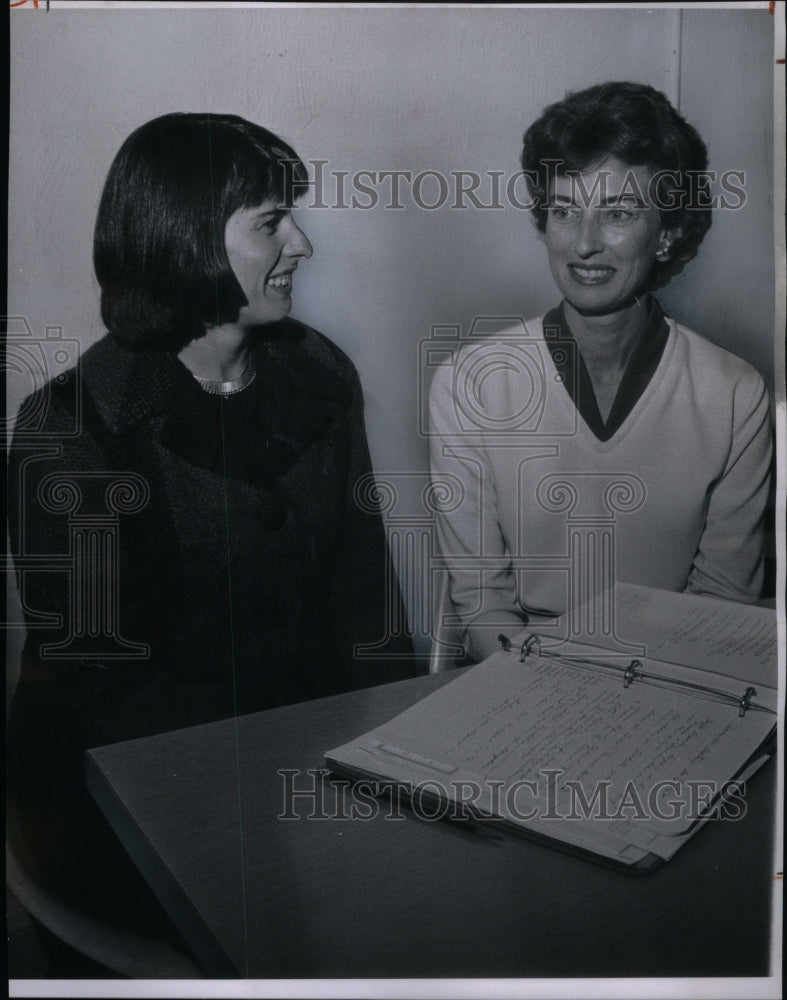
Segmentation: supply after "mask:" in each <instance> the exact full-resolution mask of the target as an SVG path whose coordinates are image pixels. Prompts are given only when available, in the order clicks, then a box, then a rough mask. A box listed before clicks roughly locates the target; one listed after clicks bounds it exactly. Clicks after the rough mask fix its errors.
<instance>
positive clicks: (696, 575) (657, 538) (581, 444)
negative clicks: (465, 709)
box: [430, 319, 771, 658]
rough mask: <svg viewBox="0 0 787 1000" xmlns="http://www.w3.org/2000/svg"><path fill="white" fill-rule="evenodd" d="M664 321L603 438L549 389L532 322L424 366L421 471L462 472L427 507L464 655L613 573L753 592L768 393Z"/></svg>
mask: <svg viewBox="0 0 787 1000" xmlns="http://www.w3.org/2000/svg"><path fill="white" fill-rule="evenodd" d="M667 322H668V325H669V336H668V339H667V342H666V346H665V348H664V352H663V354H662V357H661V359H660V362H659V364H658V367H657V369H656V371H655V373H654V375H653V377H652V379H651V381H650V384H649V385H648V386H647V388H646V389H645V391H644V393H643V394H642V396H641V397H640V399H639V400H638V401H637V403H636V404H635V405H634V407H633V409H632V410H631V412H630V413H629V414H628V416H627V418H626V420H625V421H624V423H623V424H622V426H621V427H620V428H619V429H618V430H617V432H616V433H615V434H614V435H613V436H612V437H611V438H610V439H609V440H608V441H606V442H602V441H600V440H599V439H598V438H597V437H596V436H595V435H594V434H593V433H592V432H591V431H590V430H589V428H588V427H587V425H586V424H585V422H584V421H583V420H582V418H581V417H580V415H579V413H578V411H577V409H576V407H575V405H574V403H573V402H572V400H571V398H570V397H569V394H568V392H567V391H566V388H565V387H564V386H563V385H562V384H561V375H560V373H559V371H558V369H557V368H556V364H555V361H554V360H553V358H552V355H551V354H550V351H549V350H548V348H547V346H546V344H545V342H544V339H543V333H542V325H541V320H540V319H537V320H533V321H530V322H529V323H527V324H524V325H520V326H519V327H516V328H512V329H509V330H507V331H505V332H503V333H500V334H495V335H494V337H492V338H488V339H485V340H483V341H481V342H475V343H472V342H468V343H467V344H464V345H463V346H462V347H461V348H460V349H459V350H458V351H457V352H456V353H455V355H454V357H453V359H452V360H450V361H447V362H445V363H444V364H443V365H441V366H440V368H439V369H438V370H437V372H436V373H435V376H434V380H433V383H432V388H431V395H430V431H431V437H430V458H431V473H432V477H433V480H436V481H439V480H440V479H441V477H445V476H453V477H456V478H458V479H459V480H461V483H462V499H461V502H459V503H457V502H456V497H455V498H454V501H453V503H451V504H450V505H448V506H447V509H446V510H445V511H443V512H439V513H438V514H437V533H438V544H439V549H440V553H441V555H442V556H445V557H446V558H447V561H448V563H449V567H450V568H449V580H450V594H451V598H452V601H453V603H454V606H455V608H456V610H457V612H458V614H459V615H460V616H461V618H462V621H463V623H464V625H465V627H466V629H467V645H468V650H469V652H470V654H471V655H473V656H474V657H475V658H481V657H483V656H484V655H487V654H488V653H489V652H491V651H492V649H494V648H495V646H496V645H497V643H496V636H497V633H498V631H499V630H500V628H503V627H506V626H507V627H508V628H509V629H510V628H511V627H516V626H519V627H521V626H522V623H523V613H525V612H527V611H538V610H540V611H544V612H548V613H550V614H554V613H557V614H562V613H563V612H565V611H566V610H567V609H568V608H569V607H570V606H571V605H572V604H575V603H577V601H579V600H580V599H582V600H584V599H586V598H587V597H588V596H590V594H591V593H592V592H593V589H594V587H598V586H599V585H603V582H604V581H605V580H606V581H609V579H610V578H611V577H614V579H617V580H621V581H625V582H629V583H638V584H643V585H645V586H650V587H659V588H662V589H665V590H673V591H683V590H687V591H691V592H693V593H702V594H712V595H717V596H720V597H725V598H728V599H730V600H738V601H749V602H750V601H755V600H757V598H758V597H759V595H760V590H761V586H762V574H763V558H762V548H763V511H764V507H765V503H766V499H767V492H768V483H769V469H770V459H771V422H770V412H769V397H768V392H767V389H766V387H765V385H764V383H763V380H762V378H761V377H760V376H759V375H758V374H757V372H755V371H754V369H753V368H752V367H751V366H750V365H748V364H747V363H746V362H744V361H742V360H741V359H740V358H738V357H736V356H735V355H733V354H730V353H729V352H728V351H725V350H723V349H722V348H720V347H717V346H715V345H714V344H711V343H709V342H708V341H706V340H704V339H703V338H702V337H700V336H699V335H698V334H696V333H694V332H692V331H691V330H688V329H686V328H684V327H682V326H680V325H678V324H677V323H675V321H674V320H667ZM567 347H568V349H569V350H570V349H572V347H573V342H568V345H567ZM557 360H558V361H559V355H558V358H557ZM453 482H454V485H455V480H453ZM454 492H455V491H454ZM448 507H450V509H448ZM604 560H606V563H605V562H604Z"/></svg>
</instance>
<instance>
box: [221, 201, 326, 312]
mask: <svg viewBox="0 0 787 1000" xmlns="http://www.w3.org/2000/svg"><path fill="white" fill-rule="evenodd" d="M224 245H225V247H226V250H227V258H228V260H229V262H230V267H231V268H232V271H233V273H234V275H235V277H236V278H237V279H238V284H239V285H240V287H241V289H242V290H243V294H244V295H245V296H246V299H247V305H245V306H242V307H241V310H240V315H239V317H238V324H239V325H240V326H242V327H247V328H248V327H252V326H260V325H261V324H264V323H275V322H277V320H280V319H283V318H284V317H285V316H286V315H287V314H288V313H289V311H290V308H291V306H292V275H293V272H294V271H295V268H296V267H297V266H298V262H299V261H301V260H304V259H305V258H308V257H311V255H312V245H311V243H310V242H309V241H308V239H307V238H306V236H305V235H304V234H303V232H302V231H301V229H300V228H299V227H298V225H297V224H296V222H295V220H294V219H293V217H292V212H291V211H290V209H287V208H280V207H277V204H276V202H274V201H265V202H263V203H262V204H261V205H257V206H256V207H253V208H239V209H238V210H237V211H236V212H233V214H232V215H231V216H230V217H229V219H228V220H227V225H226V228H225V230H224Z"/></svg>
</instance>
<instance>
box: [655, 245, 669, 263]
mask: <svg viewBox="0 0 787 1000" xmlns="http://www.w3.org/2000/svg"><path fill="white" fill-rule="evenodd" d="M670 253H671V251H670V245H669V243H667V244H666V246H663V247H661V249H659V250H657V251H656V260H662V261H663V260H669V258H670Z"/></svg>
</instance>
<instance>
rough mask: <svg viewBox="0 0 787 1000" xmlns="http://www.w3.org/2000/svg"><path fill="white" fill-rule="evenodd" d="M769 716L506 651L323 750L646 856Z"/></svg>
mask: <svg viewBox="0 0 787 1000" xmlns="http://www.w3.org/2000/svg"><path fill="white" fill-rule="evenodd" d="M774 721H775V719H774V716H773V715H772V714H770V713H768V712H753V711H750V712H748V713H747V714H746V716H745V717H744V718H739V716H738V711H737V707H736V706H735V705H730V704H721V703H718V702H714V701H710V700H705V699H700V698H686V697H684V696H683V695H681V694H680V693H676V692H674V691H672V690H667V689H661V688H658V687H649V686H646V685H644V684H642V685H639V686H637V685H636V684H634V685H632V686H631V687H628V688H624V686H623V684H622V683H621V682H620V680H619V679H615V678H612V677H608V676H606V675H604V674H600V673H596V672H593V671H589V670H587V669H585V668H581V667H568V666H565V665H562V664H560V663H558V662H555V661H553V660H542V659H536V658H529V659H528V660H526V661H525V662H524V663H520V661H519V657H518V655H516V654H515V653H511V652H508V653H506V652H500V653H498V654H495V655H494V656H492V657H490V658H489V659H488V660H486V661H484V663H482V664H479V665H478V666H476V667H474V668H472V669H471V670H469V671H467V672H466V673H464V674H463V675H462V676H460V677H458V678H457V679H456V680H455V681H453V682H451V683H450V684H448V685H446V686H445V687H443V688H441V689H440V690H439V691H437V692H435V693H434V694H432V695H430V696H429V697H427V698H425V699H424V700H423V701H421V702H418V703H417V704H416V705H414V706H413V707H412V708H410V709H408V710H407V711H406V712H404V713H402V714H401V715H399V716H397V717H396V718H394V719H392V720H391V721H390V722H388V723H386V724H385V725H383V726H380V727H379V728H377V729H375V730H373V731H372V732H371V733H368V734H366V735H365V736H363V737H361V738H360V739H359V740H355V741H353V742H352V743H350V744H348V745H347V746H345V747H342V748H339V749H337V750H334V751H330V752H329V753H328V754H327V755H326V759H327V760H328V761H329V764H342V763H344V764H346V765H349V766H350V767H352V768H354V769H356V770H358V769H360V770H362V771H364V772H366V773H374V774H377V775H381V776H385V777H387V778H391V779H396V780H402V781H407V782H409V783H411V784H413V785H418V784H419V783H424V782H428V783H429V785H430V787H431V788H432V790H433V791H439V794H440V795H441V797H442V798H445V799H448V800H457V801H470V796H471V795H472V794H473V793H474V790H475V789H476V788H477V789H478V790H479V792H478V795H477V796H476V797H475V798H474V799H473V801H472V804H473V805H474V807H475V808H476V809H478V810H481V811H484V812H486V811H489V812H493V813H494V814H495V815H499V816H501V817H502V818H503V819H507V820H509V821H511V822H514V823H523V824H524V825H525V826H528V827H531V828H533V829H537V830H538V829H541V830H546V831H548V833H549V835H550V836H552V837H556V838H557V839H562V840H566V841H568V842H579V841H580V840H582V841H585V842H586V843H588V844H594V845H606V850H601V853H609V854H610V855H611V856H616V855H619V854H623V853H624V852H625V851H626V849H627V848H628V847H629V845H639V846H641V847H643V848H645V847H647V849H648V850H651V849H652V850H654V853H659V852H658V847H659V846H661V848H662V856H665V852H667V854H666V856H669V854H670V853H673V852H674V849H675V846H674V840H673V841H671V842H669V843H668V842H667V841H664V842H663V843H660V839H661V838H664V837H673V838H674V837H676V836H678V835H681V834H685V833H686V832H687V831H688V830H689V829H690V828H691V827H692V826H693V825H694V824H695V822H696V819H697V816H698V807H699V806H701V805H703V804H704V803H703V802H700V801H692V796H693V797H694V799H695V800H698V795H697V793H696V790H695V791H692V787H694V788H695V789H696V783H697V782H700V783H701V784H702V785H703V786H704V787H706V788H718V789H720V788H721V787H722V786H723V785H724V783H725V782H726V781H728V779H730V778H731V777H732V776H733V775H735V774H736V773H737V772H738V771H739V770H740V769H741V768H742V767H743V766H744V765H745V763H746V762H747V760H748V759H749V758H750V757H751V756H752V755H753V753H754V751H755V750H756V749H757V747H758V746H760V744H761V743H762V741H763V740H764V739H765V738H766V736H767V735H768V733H769V732H770V731H771V729H772V727H773V724H774ZM689 782H694V783H695V786H691V785H690V784H689ZM512 788H514V789H515V794H514V797H513V798H512V795H511V793H510V791H509V790H510V789H512ZM585 814H587V815H585ZM523 817H525V818H524V819H523ZM633 828H636V830H637V833H636V835H632V834H631V830H632V829H633ZM593 849H597V850H598V849H600V848H599V846H596V847H594V848H593ZM633 855H634V856H637V851H636V850H635V851H634V852H633Z"/></svg>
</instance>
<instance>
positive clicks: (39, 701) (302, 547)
mask: <svg viewBox="0 0 787 1000" xmlns="http://www.w3.org/2000/svg"><path fill="white" fill-rule="evenodd" d="M306 182H307V174H306V169H305V167H304V164H303V163H302V162H301V160H300V159H299V157H298V156H297V154H296V153H295V152H294V150H292V149H291V148H290V147H289V146H288V145H287V144H286V143H284V142H283V141H282V140H281V139H279V138H277V137H276V136H275V135H273V134H272V133H271V132H269V131H267V130H266V129H264V128H260V127H259V126H257V125H253V124H251V123H250V122H247V121H244V120H243V119H242V118H238V117H236V116H233V115H213V114H168V115H164V116H163V117H161V118H157V119H155V120H154V121H151V122H149V123H147V124H146V125H143V126H142V127H141V128H139V129H137V131H135V132H134V133H133V134H132V135H131V136H130V137H129V138H128V139H127V140H126V142H125V143H124V144H123V146H122V148H121V149H120V152H119V153H118V155H117V157H116V159H115V161H114V162H113V164H112V167H111V169H110V171H109V175H108V177H107V180H106V185H105V188H104V192H103V195H102V197H101V202H100V206H99V210H98V220H97V223H96V230H95V243H94V260H95V271H96V275H97V277H98V281H99V284H100V286H101V313H102V317H103V320H104V323H105V324H106V327H107V329H108V331H109V332H108V334H107V335H106V336H105V337H104V338H103V339H101V340H100V341H98V343H96V344H95V345H94V346H92V347H91V348H90V349H89V350H87V351H86V352H85V354H84V355H83V357H82V359H81V362H80V365H79V367H78V368H77V369H74V370H72V371H70V372H69V373H68V374H67V377H66V378H65V380H53V381H52V382H51V383H49V384H48V385H47V386H45V387H43V388H42V389H41V390H39V392H38V393H37V394H36V398H34V399H33V400H32V401H31V400H28V401H27V403H26V404H25V405H28V406H37V405H40V407H41V408H42V412H45V413H46V417H45V421H44V426H43V427H42V429H41V440H42V441H49V440H54V441H57V442H59V445H58V447H57V448H49V449H46V448H44V449H42V448H41V445H40V442H34V443H33V446H32V447H31V446H30V444H29V441H27V440H21V439H19V440H17V441H16V442H15V444H14V447H13V449H12V457H11V469H10V482H11V489H10V494H9V497H10V507H11V511H10V524H11V532H12V537H13V542H14V551H17V552H24V553H25V554H26V555H29V556H35V555H39V556H41V563H42V571H41V572H38V571H36V572H32V571H30V570H25V571H24V575H22V574H21V573H20V577H19V581H20V592H21V595H22V602H23V605H24V608H25V612H26V622H27V628H28V633H27V641H26V644H25V649H24V653H23V663H22V668H21V677H20V681H19V685H18V687H17V691H16V694H15V697H14V701H13V706H12V711H11V718H10V759H9V768H10V771H11V782H12V787H13V789H14V793H15V797H16V803H17V805H18V806H19V807H20V808H21V809H25V808H27V809H29V810H31V812H32V813H34V814H35V816H36V817H37V821H36V824H35V835H36V837H37V838H38V840H39V842H38V843H37V844H33V845H32V846H33V849H34V850H35V849H36V848H38V851H37V853H38V858H39V861H40V864H41V866H42V871H45V874H46V876H47V877H48V879H49V881H50V882H51V883H53V884H54V885H55V886H56V887H57V888H58V889H60V890H62V891H63V892H66V893H69V894H71V895H73V896H75V897H76V898H77V899H78V900H79V905H80V906H82V907H83V908H85V907H88V908H89V907H93V908H94V909H99V910H101V912H103V913H105V914H108V915H110V916H113V917H118V919H120V918H121V916H122V915H120V914H118V913H117V912H116V909H120V908H122V907H121V903H120V901H121V900H124V899H125V900H141V899H143V897H145V890H144V888H143V887H141V886H140V885H138V884H136V883H134V878H135V877H134V875H133V872H131V871H128V872H127V873H126V877H125V878H126V880H125V882H123V879H122V878H121V876H120V875H119V874H118V872H120V870H121V868H122V866H123V860H122V857H121V853H120V851H119V849H116V848H114V847H113V844H112V842H111V839H110V836H109V833H108V828H106V827H105V826H104V824H103V821H102V820H101V818H100V817H99V816H98V814H97V811H96V810H95V809H94V807H92V806H91V804H90V801H89V799H88V797H87V795H86V793H85V791H84V787H83V778H82V773H83V767H84V761H83V754H84V751H85V749H86V748H89V747H93V746H99V745H102V744H106V743H112V742H116V741H120V740H127V739H131V738H135V737H140V736H145V735H147V734H151V733H155V732H164V731H168V730H173V729H176V728H180V727H184V726H192V725H196V724H199V723H204V722H208V721H211V720H215V719H221V718H226V717H231V716H235V715H239V714H242V713H247V712H254V711H259V710H262V709H268V708H273V707H275V706H279V705H285V704H288V703H292V702H296V701H301V700H304V699H310V698H315V697H319V696H323V695H329V694H334V693H337V692H342V691H347V690H350V689H354V688H359V687H364V686H367V685H371V684H377V683H381V682H383V681H391V680H396V679H399V678H401V677H404V676H408V675H410V674H411V673H413V666H412V661H411V657H410V655H409V654H410V653H411V652H412V650H411V647H410V644H409V640H402V639H397V638H391V639H389V641H388V645H387V647H385V644H384V643H383V640H384V639H385V636H386V634H387V632H386V623H387V621H401V620H402V618H401V614H402V610H401V606H400V598H399V593H398V589H397V587H396V584H395V581H393V582H392V581H391V579H390V574H389V571H388V569H387V559H386V543H385V537H384V532H383V527H382V523H381V520H380V518H379V515H377V514H374V513H370V512H369V511H368V510H365V509H360V508H359V506H358V505H357V504H356V503H355V499H354V490H355V487H356V484H357V483H358V481H359V479H361V478H362V477H364V476H366V475H368V474H369V473H370V468H371V467H370V459H369V452H368V447H367V442H366V436H365V431H364V420H363V401H362V396H361V388H360V385H359V381H358V377H357V374H356V372H355V369H354V367H353V365H352V363H351V362H350V361H349V359H348V358H347V357H346V356H345V355H344V354H343V353H342V352H341V351H340V350H339V348H338V347H336V346H335V345H334V344H333V343H331V341H329V340H328V339H327V338H325V337H324V336H322V335H321V334H320V333H317V332H316V331H315V330H312V329H310V328H309V327H307V326H304V325H303V324H301V323H298V322H296V321H295V320H292V319H289V318H288V313H289V311H290V307H291V304H292V299H291V294H292V286H293V281H294V275H295V272H296V269H297V268H298V266H299V265H300V263H301V262H302V261H304V260H306V259H308V258H309V257H310V256H311V254H312V248H311V245H310V244H309V241H308V239H307V238H306V236H305V235H304V234H303V232H302V231H301V229H300V228H299V226H298V224H297V223H296V221H295V217H294V212H293V208H294V204H295V200H296V199H297V197H298V196H299V195H300V194H301V193H302V192H303V191H304V189H305V185H306ZM75 400H76V401H78V402H74V401H75ZM74 428H77V429H78V433H74ZM72 501H73V502H72ZM108 524H112V525H114V527H113V528H111V529H109V535H107V534H106V531H105V534H104V536H101V537H103V538H104V541H103V542H102V541H101V540H100V539H99V540H98V541H97V537H98V534H97V533H98V532H99V529H100V528H101V526H102V525H104V526H105V527H106V526H107V525H108ZM80 526H81V527H85V526H87V527H92V528H94V529H95V530H94V532H93V534H92V535H90V536H89V537H87V536H84V538H83V536H82V535H80V530H81V527H80ZM70 532H71V534H70ZM22 536H24V537H22ZM75 538H77V539H80V538H83V540H84V542H85V545H86V546H88V548H87V549H85V550H79V551H77V550H76V548H75V547H74V544H72V543H73V542H74V539H75ZM79 544H80V545H81V544H82V543H81V541H80V542H79ZM96 546H99V547H98V548H97V547H96ZM101 546H103V547H101ZM91 547H92V548H91ZM79 552H82V557H80V555H79ZM69 556H74V557H75V558H76V565H75V567H74V568H73V570H72V571H70V572H63V571H62V569H63V566H66V567H68V565H69V564H68V563H67V558H66V557H69ZM47 561H49V564H47ZM53 566H54V567H58V571H53V568H52V567H53ZM389 614H390V615H393V616H394V617H393V618H389V617H388V616H389ZM357 646H366V647H368V648H377V649H378V650H379V655H378V653H374V654H372V656H371V658H370V657H369V655H368V650H367V656H366V657H365V658H364V656H362V655H361V656H356V654H355V649H356V647H357ZM31 829H32V828H31ZM110 865H111V866H113V867H112V871H113V874H112V875H111V877H110V876H107V874H106V872H107V871H108V870H110V869H109V867H108V866H110ZM132 883H134V884H133V885H132ZM107 887H111V890H112V891H111V899H108V898H107V897H106V896H105V891H106V888H107ZM145 902H146V905H147V903H150V905H151V906H152V901H151V900H149V899H147V897H145ZM130 908H131V909H134V907H130ZM139 912H145V908H144V907H142V909H141V910H140V911H139ZM150 920H151V918H150V917H149V916H145V917H144V918H142V919H141V920H140V921H139V922H141V923H142V924H143V925H144V926H145V927H146V928H148V929H149V928H150V926H151V924H150Z"/></svg>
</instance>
